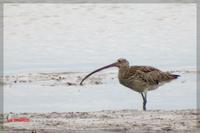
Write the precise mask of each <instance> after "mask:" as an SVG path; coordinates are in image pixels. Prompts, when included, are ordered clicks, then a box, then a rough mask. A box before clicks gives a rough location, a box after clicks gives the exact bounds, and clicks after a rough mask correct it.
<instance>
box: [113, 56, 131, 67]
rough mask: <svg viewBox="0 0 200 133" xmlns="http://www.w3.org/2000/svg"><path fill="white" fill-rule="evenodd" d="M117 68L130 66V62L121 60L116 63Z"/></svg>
mask: <svg viewBox="0 0 200 133" xmlns="http://www.w3.org/2000/svg"><path fill="white" fill-rule="evenodd" d="M115 66H116V67H118V68H121V67H126V66H129V62H128V61H127V60H126V59H123V58H119V59H118V60H117V62H115Z"/></svg>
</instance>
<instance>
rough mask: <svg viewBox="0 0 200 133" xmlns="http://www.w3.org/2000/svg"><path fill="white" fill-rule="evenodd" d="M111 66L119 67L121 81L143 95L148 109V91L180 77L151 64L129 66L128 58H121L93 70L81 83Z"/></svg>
mask: <svg viewBox="0 0 200 133" xmlns="http://www.w3.org/2000/svg"><path fill="white" fill-rule="evenodd" d="M109 67H118V68H119V72H118V79H119V82H120V83H121V84H122V85H124V86H126V87H128V88H130V89H132V90H134V91H137V92H139V93H140V94H141V95H142V98H143V110H146V102H147V91H149V90H154V89H156V88H158V87H159V86H161V85H163V84H164V83H167V82H169V81H171V80H173V79H176V78H177V77H179V75H174V74H171V73H169V72H163V71H161V70H159V69H157V68H154V67H151V66H129V62H128V61H127V60H126V59H122V58H120V59H118V60H117V62H115V63H113V64H110V65H107V66H105V67H102V68H99V69H97V70H95V71H93V72H91V73H90V74H88V75H87V76H86V77H85V78H83V80H82V81H81V83H80V84H81V85H82V83H83V81H84V80H85V79H87V78H88V77H89V76H90V75H92V74H94V73H96V72H98V71H101V70H103V69H106V68H109Z"/></svg>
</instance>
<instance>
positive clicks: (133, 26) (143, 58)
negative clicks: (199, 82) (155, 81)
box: [4, 3, 196, 73]
mask: <svg viewBox="0 0 200 133" xmlns="http://www.w3.org/2000/svg"><path fill="white" fill-rule="evenodd" d="M4 44H5V45H4V61H5V62H4V66H5V73H18V72H33V71H34V72H38V71H40V72H43V71H49V72H55V71H68V72H71V71H75V72H81V71H82V72H85V71H91V70H93V69H94V68H97V67H99V66H101V65H106V64H109V63H112V62H114V61H115V60H116V59H118V58H120V57H123V58H126V59H127V60H129V62H130V64H131V65H135V64H139V65H142V64H145V65H153V66H155V67H159V68H160V67H162V68H163V67H166V68H167V69H171V68H177V67H185V68H186V67H190V66H192V67H195V66H196V5H195V4H119V3H118V4H5V5H4Z"/></svg>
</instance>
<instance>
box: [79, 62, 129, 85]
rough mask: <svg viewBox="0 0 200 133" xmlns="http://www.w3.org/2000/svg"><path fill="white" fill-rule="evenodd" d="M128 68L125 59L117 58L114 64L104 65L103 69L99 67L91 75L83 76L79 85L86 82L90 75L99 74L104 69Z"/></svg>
mask: <svg viewBox="0 0 200 133" xmlns="http://www.w3.org/2000/svg"><path fill="white" fill-rule="evenodd" d="M127 66H129V62H128V61H127V60H126V59H123V58H119V59H118V60H117V61H116V62H114V63H112V64H110V65H106V66H104V67H101V68H99V69H97V70H95V71H93V72H91V73H89V74H88V75H87V76H85V77H84V78H83V79H82V81H81V83H80V85H82V83H83V81H84V80H86V79H87V78H88V77H89V76H91V75H92V74H94V73H96V72H99V71H101V70H104V69H107V68H110V67H118V68H122V67H127Z"/></svg>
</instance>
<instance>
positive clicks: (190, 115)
mask: <svg viewBox="0 0 200 133" xmlns="http://www.w3.org/2000/svg"><path fill="white" fill-rule="evenodd" d="M15 115H16V116H17V117H28V118H30V119H31V121H30V122H25V123H24V122H10V123H7V122H6V123H5V124H4V126H5V129H26V130H32V129H36V130H38V131H41V130H46V131H48V130H49V131H51V130H52V131H53V130H58V131H59V130H61V131H76V130H103V131H106V130H107V131H123V130H127V131H130V130H133V131H183V130H184V131H185V132H192V131H194V130H196V128H197V124H200V123H199V122H198V123H197V116H198V117H199V115H200V114H198V113H197V112H196V111H195V110H171V111H164V110H148V111H146V112H144V111H139V110H102V111H97V112H68V113H64V112H63V113H57V112H51V113H19V114H15Z"/></svg>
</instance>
